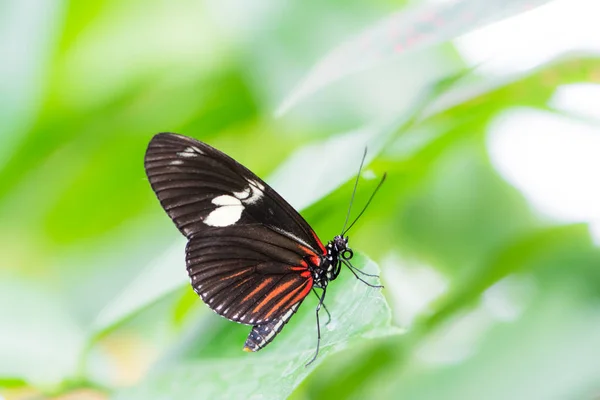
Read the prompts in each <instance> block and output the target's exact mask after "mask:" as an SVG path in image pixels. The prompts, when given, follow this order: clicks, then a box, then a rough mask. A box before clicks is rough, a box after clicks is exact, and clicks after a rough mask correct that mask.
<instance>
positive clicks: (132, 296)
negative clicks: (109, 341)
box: [92, 240, 187, 334]
mask: <svg viewBox="0 0 600 400" xmlns="http://www.w3.org/2000/svg"><path fill="white" fill-rule="evenodd" d="M175 265H181V266H182V268H175V267H174V266H175ZM184 265H185V242H184V241H183V240H180V241H179V243H178V244H177V245H174V246H172V247H171V248H170V249H169V250H168V251H167V252H166V253H165V254H163V256H162V257H160V258H157V259H156V260H155V261H153V262H152V264H151V265H150V266H148V268H146V269H145V270H144V271H142V272H141V273H140V274H139V275H138V277H137V278H136V279H135V280H134V281H133V282H131V283H130V284H129V285H127V287H126V288H125V289H124V290H123V291H122V293H121V294H120V295H119V296H116V297H115V298H114V300H113V301H112V302H110V303H109V304H107V305H106V307H104V309H103V310H102V311H101V312H100V314H99V315H98V316H97V318H96V320H95V321H94V323H93V325H92V332H94V333H95V334H102V333H105V332H106V331H108V330H110V329H112V328H114V327H115V325H118V324H120V323H121V322H123V321H124V320H125V319H127V318H129V317H131V316H132V315H133V314H135V313H137V312H139V311H140V310H141V309H143V308H145V307H147V306H149V305H150V304H152V303H154V302H155V301H157V300H159V299H161V298H163V297H164V296H166V295H168V294H170V293H172V292H173V291H174V290H177V289H180V288H181V287H182V286H183V285H184V284H185V283H186V281H187V276H186V274H185V273H184V268H183V266H184Z"/></svg>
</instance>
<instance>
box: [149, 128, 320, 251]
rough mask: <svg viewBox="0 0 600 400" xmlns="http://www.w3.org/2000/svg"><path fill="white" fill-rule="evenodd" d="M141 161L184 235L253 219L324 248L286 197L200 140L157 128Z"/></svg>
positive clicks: (244, 223) (242, 223)
mask: <svg viewBox="0 0 600 400" xmlns="http://www.w3.org/2000/svg"><path fill="white" fill-rule="evenodd" d="M144 164H145V167H146V174H147V175H148V179H149V180H150V184H151V185H152V188H153V189H154V191H155V192H156V195H157V196H158V199H159V200H160V202H161V204H162V206H163V208H164V209H165V210H166V212H167V214H169V216H170V217H171V219H173V221H174V222H175V225H177V227H178V228H179V230H180V231H181V233H183V234H184V235H185V236H186V237H188V238H191V237H192V236H194V234H196V233H198V232H202V231H204V230H206V229H207V228H211V227H225V226H231V225H234V224H235V225H236V226H241V225H246V224H256V223H258V224H262V225H267V226H271V227H273V228H274V229H276V230H277V229H278V230H280V231H281V232H282V234H285V235H287V236H289V237H291V238H293V239H294V240H297V241H299V242H302V243H303V244H305V245H307V246H308V247H310V248H311V249H314V250H317V251H320V252H321V253H323V254H324V253H325V248H324V247H323V244H322V243H321V241H320V240H319V239H318V238H317V236H316V235H315V233H314V231H313V230H312V229H311V228H310V226H309V225H308V223H307V222H306V221H305V220H304V218H302V216H300V214H298V212H297V211H296V210H294V208H293V207H292V206H290V205H289V203H288V202H287V201H285V200H284V199H283V198H282V197H281V196H280V195H279V194H278V193H277V192H275V190H273V189H272V188H271V187H270V186H269V185H267V184H266V183H265V182H264V181H263V180H262V179H260V178H259V177H257V176H256V175H255V174H254V173H252V172H251V171H250V170H249V169H247V168H246V167H244V166H243V165H241V164H240V163H238V162H237V161H235V160H234V159H232V158H231V157H229V156H228V155H226V154H224V153H222V152H220V151H219V150H217V149H215V148H213V147H211V146H209V145H207V144H205V143H202V142H200V141H198V140H195V139H192V138H188V137H185V136H181V135H177V134H173V133H159V134H158V135H156V136H154V137H153V138H152V140H151V141H150V144H149V145H148V150H147V151H146V157H145V163H144Z"/></svg>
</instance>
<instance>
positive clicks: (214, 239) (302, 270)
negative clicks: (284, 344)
mask: <svg viewBox="0 0 600 400" xmlns="http://www.w3.org/2000/svg"><path fill="white" fill-rule="evenodd" d="M303 247H304V246H302V245H298V243H296V242H294V241H293V240H290V239H289V238H287V237H285V236H283V235H281V234H279V233H278V232H276V231H273V230H271V229H269V228H268V227H265V226H263V225H258V224H256V225H244V226H241V227H240V226H233V227H224V228H219V229H207V230H203V231H201V232H199V233H198V234H197V235H195V236H194V237H193V238H192V239H191V240H190V241H189V242H188V246H187V251H186V253H187V255H186V263H187V270H188V274H189V276H190V280H191V283H192V287H193V288H194V290H195V291H196V293H197V294H198V295H199V296H200V297H201V298H202V300H203V301H204V302H205V303H206V304H207V305H208V306H209V307H210V308H212V309H213V310H214V311H216V312H217V313H219V314H221V315H223V316H224V317H226V318H228V319H230V320H232V321H237V322H240V323H243V324H249V325H258V324H262V323H265V322H267V321H271V320H276V319H278V318H279V317H280V316H283V315H284V314H285V313H286V312H287V311H288V310H289V309H290V308H291V307H292V306H293V305H295V304H297V303H299V302H300V301H302V300H303V299H304V298H305V297H306V295H307V294H308V293H309V292H310V290H311V289H312V286H313V279H312V275H311V272H310V271H309V269H308V262H310V258H311V255H310V254H307V251H306V249H304V248H303ZM313 257H314V256H313Z"/></svg>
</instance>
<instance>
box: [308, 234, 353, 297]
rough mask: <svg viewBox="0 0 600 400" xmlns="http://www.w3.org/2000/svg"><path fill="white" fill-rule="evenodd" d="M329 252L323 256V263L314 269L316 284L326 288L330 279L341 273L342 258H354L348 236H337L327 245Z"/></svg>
mask: <svg viewBox="0 0 600 400" xmlns="http://www.w3.org/2000/svg"><path fill="white" fill-rule="evenodd" d="M325 248H326V249H327V253H326V254H325V255H324V256H323V258H322V262H321V265H319V267H318V268H314V269H312V274H313V280H314V286H315V287H318V288H326V287H327V284H328V283H329V281H332V280H334V279H335V278H337V277H338V275H339V274H340V270H341V266H342V260H349V259H351V258H352V255H353V253H352V250H351V249H350V248H349V247H348V237H343V236H340V235H338V236H336V237H334V238H333V240H331V241H330V242H329V243H327V246H325Z"/></svg>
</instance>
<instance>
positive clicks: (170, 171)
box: [144, 133, 385, 365]
mask: <svg viewBox="0 0 600 400" xmlns="http://www.w3.org/2000/svg"><path fill="white" fill-rule="evenodd" d="M365 154H366V152H365ZM363 162H364V157H363ZM144 166H145V170H146V174H147V176H148V179H149V181H150V185H151V186H152V189H153V190H154V192H155V193H156V196H157V197H158V199H159V201H160V204H161V205H162V207H163V208H164V210H165V211H166V212H167V214H168V215H169V217H171V219H172V220H173V222H174V223H175V225H176V226H177V228H178V229H179V231H180V232H181V233H182V234H183V235H184V236H185V237H186V238H187V239H188V242H187V246H186V251H185V252H186V267H187V272H188V275H189V278H190V283H191V285H192V288H193V289H194V291H195V292H196V293H197V294H198V295H199V296H200V297H201V298H202V300H203V301H204V303H206V305H208V307H209V308H211V309H212V310H213V311H215V312H216V313H218V314H220V315H221V316H223V317H225V318H227V319H229V320H231V321H235V322H239V323H242V324H246V325H250V326H252V330H251V331H250V334H249V335H248V338H247V339H246V342H245V344H244V350H245V351H248V352H255V351H258V350H260V349H262V348H264V347H265V346H267V345H268V344H269V343H270V342H271V341H272V340H273V339H274V338H275V337H276V336H277V334H278V333H279V332H281V330H282V329H283V327H284V325H285V324H286V323H287V322H288V321H289V320H290V318H292V316H293V315H294V314H295V313H296V311H297V310H298V308H299V307H300V305H301V304H302V302H303V301H304V299H305V298H306V297H307V296H308V295H309V293H310V292H311V291H312V292H314V293H315V294H316V295H317V297H318V305H317V308H316V318H317V349H316V352H315V354H314V357H313V358H312V359H311V361H310V362H309V363H308V364H310V363H311V362H312V361H314V359H315V358H316V356H317V354H318V352H319V345H320V340H321V330H320V324H319V311H320V310H321V307H322V306H323V308H324V309H325V311H326V312H327V315H328V317H329V320H331V316H330V313H329V311H328V310H327V308H326V307H325V304H324V300H325V294H326V292H327V287H328V284H329V282H331V281H333V280H335V279H336V278H337V277H338V275H339V274H340V270H341V266H342V264H345V265H346V266H348V268H349V269H350V271H352V273H353V274H354V276H356V278H358V279H360V280H361V281H363V282H364V283H366V284H367V285H369V286H373V287H382V286H378V285H371V284H369V283H368V282H366V281H364V280H363V279H361V278H360V277H359V276H358V275H357V272H358V273H360V274H363V275H366V276H373V277H374V276H376V275H370V274H367V273H365V272H363V271H361V270H359V269H358V268H356V267H354V266H353V265H352V264H351V263H350V259H351V258H352V256H353V252H352V249H351V248H350V247H349V246H348V236H344V234H345V232H347V230H348V229H350V227H352V225H353V224H354V222H356V220H357V219H358V217H357V219H355V220H354V222H353V223H352V224H351V225H350V227H349V228H348V229H345V228H344V229H343V230H342V234H341V235H337V236H335V237H334V238H333V240H331V241H329V242H328V243H327V244H326V245H324V244H323V243H322V242H321V240H320V239H319V238H318V236H317V235H316V233H315V232H314V230H313V229H312V228H311V227H310V225H309V224H308V223H307V222H306V221H305V220H304V218H302V216H301V215H300V214H299V213H298V212H297V211H296V210H295V209H294V208H293V207H292V206H291V205H290V204H289V203H288V202H287V201H285V200H284V199H283V198H282V197H281V196H280V195H279V194H278V193H277V192H276V191H275V190H274V189H272V188H271V187H270V186H269V185H268V184H266V183H265V182H264V181H263V180H262V179H260V178H259V177H258V176H256V175H255V174H254V173H252V172H251V171H250V170H249V169H247V168H246V167H244V166H243V165H241V164H240V163H238V162H237V161H235V160H234V159H232V158H231V157H229V156H228V155H226V154H224V153H222V152H221V151H219V150H217V149H215V148H213V147H211V146H209V145H208V144H206V143H203V142H200V141H198V140H196V139H193V138H189V137H186V136H182V135H178V134H174V133H159V134H157V135H155V136H154V137H153V138H152V140H151V141H150V143H149V145H148V149H147V151H146V155H145V159H144ZM361 168H362V162H361ZM359 174H360V169H359ZM384 179H385V175H384V176H383V179H382V180H381V182H380V183H379V185H378V186H377V189H378V188H379V187H380V186H381V184H382V183H383V180H384ZM357 182H358V177H357ZM377 189H375V191H374V192H373V195H372V196H371V198H370V199H369V201H368V202H367V205H368V204H369V203H370V201H371V199H372V198H373V196H374V194H375V192H376V191H377ZM354 190H356V184H355V187H354ZM352 198H354V194H353V196H352ZM365 209H366V206H365V208H364V209H363V212H364V210H365ZM348 211H350V210H348ZM360 215H362V212H361V213H360V214H359V217H360ZM348 216H349V212H348V215H347V217H346V223H345V224H344V226H345V225H346V224H347V223H348ZM315 289H320V290H321V293H320V294H319V293H318V292H317V291H316V290H315ZM308 364H307V365H308Z"/></svg>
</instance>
